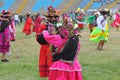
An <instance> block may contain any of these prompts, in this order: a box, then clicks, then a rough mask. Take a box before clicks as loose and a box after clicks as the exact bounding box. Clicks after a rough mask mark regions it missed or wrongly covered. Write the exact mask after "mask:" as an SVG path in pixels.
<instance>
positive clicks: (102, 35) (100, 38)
mask: <svg viewBox="0 0 120 80" xmlns="http://www.w3.org/2000/svg"><path fill="white" fill-rule="evenodd" d="M100 13H101V16H99V17H98V18H97V28H96V29H95V30H94V31H93V32H92V33H91V35H90V40H91V41H95V42H99V43H98V46H97V50H103V46H104V42H107V41H108V28H107V26H106V25H107V18H108V15H109V11H101V12H100Z"/></svg>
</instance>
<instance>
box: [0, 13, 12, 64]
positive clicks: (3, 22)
mask: <svg viewBox="0 0 120 80" xmlns="http://www.w3.org/2000/svg"><path fill="white" fill-rule="evenodd" d="M9 18H10V15H9V12H3V13H2V15H1V16H0V53H2V54H3V55H2V59H1V62H8V61H9V60H7V59H6V53H7V52H9V48H10V28H9Z"/></svg>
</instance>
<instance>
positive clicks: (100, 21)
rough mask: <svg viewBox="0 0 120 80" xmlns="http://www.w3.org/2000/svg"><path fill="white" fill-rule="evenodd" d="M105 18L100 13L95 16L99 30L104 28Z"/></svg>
mask: <svg viewBox="0 0 120 80" xmlns="http://www.w3.org/2000/svg"><path fill="white" fill-rule="evenodd" d="M106 23H107V19H105V18H104V17H103V16H102V15H101V16H99V17H98V18H97V27H98V28H100V29H101V30H105V29H106Z"/></svg>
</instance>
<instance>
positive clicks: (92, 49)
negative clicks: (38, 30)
mask: <svg viewBox="0 0 120 80" xmlns="http://www.w3.org/2000/svg"><path fill="white" fill-rule="evenodd" d="M22 29H23V24H21V25H20V26H16V41H15V42H11V52H12V55H11V56H8V59H9V60H10V62H8V63H2V62H0V80H42V79H41V78H40V77H39V72H38V58H39V49H40V45H39V44H38V43H37V42H36V40H35V34H34V33H33V34H32V35H30V36H31V37H30V38H26V37H25V34H23V33H22ZM109 33H110V35H109V41H108V42H107V43H105V46H104V50H103V51H97V50H96V47H97V43H94V42H91V41H90V40H89V35H90V33H89V30H88V28H87V27H85V29H84V30H83V31H82V32H81V35H82V37H80V43H81V50H80V54H79V61H80V64H81V65H82V68H83V71H82V73H83V78H84V80H120V31H116V29H114V28H112V27H110V26H109ZM0 56H1V54H0ZM0 58H1V57H0Z"/></svg>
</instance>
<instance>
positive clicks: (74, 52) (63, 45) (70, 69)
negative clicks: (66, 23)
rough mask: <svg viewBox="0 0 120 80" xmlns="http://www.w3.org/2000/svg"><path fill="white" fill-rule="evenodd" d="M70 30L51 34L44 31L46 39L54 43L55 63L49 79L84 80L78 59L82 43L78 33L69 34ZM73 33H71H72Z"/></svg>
mask: <svg viewBox="0 0 120 80" xmlns="http://www.w3.org/2000/svg"><path fill="white" fill-rule="evenodd" d="M68 31H70V30H65V29H61V30H59V34H54V35H50V34H49V33H48V31H43V37H44V38H45V40H46V41H47V42H48V43H50V44H51V45H53V47H52V58H53V64H52V66H51V67H50V74H49V78H48V80H82V67H81V65H80V63H79V61H78V53H79V50H80V43H79V38H78V35H76V34H74V33H73V34H74V35H72V36H69V37H66V36H68V35H69V32H68ZM70 35H71V34H70Z"/></svg>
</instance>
